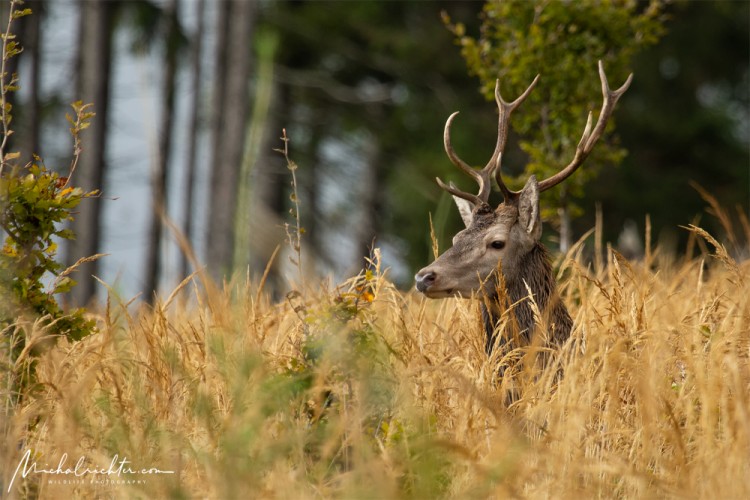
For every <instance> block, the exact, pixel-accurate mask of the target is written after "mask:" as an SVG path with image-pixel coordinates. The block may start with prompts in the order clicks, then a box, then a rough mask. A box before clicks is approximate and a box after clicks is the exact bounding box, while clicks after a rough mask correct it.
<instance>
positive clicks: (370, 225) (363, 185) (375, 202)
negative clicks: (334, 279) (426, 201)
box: [354, 108, 385, 269]
mask: <svg viewBox="0 0 750 500" xmlns="http://www.w3.org/2000/svg"><path fill="white" fill-rule="evenodd" d="M381 112H382V109H381V108H378V112H377V113H376V117H375V118H374V119H373V122H375V123H377V119H378V118H379V117H380V116H382V113H381ZM375 128H376V129H377V125H376V126H375ZM364 154H365V162H366V163H365V165H364V172H363V174H362V181H361V182H360V192H359V200H358V202H357V204H358V205H359V206H360V210H361V220H360V222H359V224H358V225H357V240H356V241H357V246H356V248H357V255H355V259H356V261H355V262H354V264H355V266H356V267H355V268H358V269H361V268H362V266H365V267H367V264H366V262H365V260H364V259H365V258H366V257H369V256H370V253H371V251H372V248H373V247H374V246H376V245H377V242H376V241H375V238H376V237H377V236H378V235H379V233H380V230H381V228H382V224H381V220H382V206H383V187H384V185H385V182H384V179H383V176H384V175H385V172H384V169H383V151H382V144H380V142H379V141H378V136H374V137H371V138H370V141H369V142H368V143H367V144H366V145H365V148H364Z"/></svg>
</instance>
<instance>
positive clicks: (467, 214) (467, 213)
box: [453, 196, 474, 227]
mask: <svg viewBox="0 0 750 500" xmlns="http://www.w3.org/2000/svg"><path fill="white" fill-rule="evenodd" d="M453 200H454V201H455V202H456V206H457V207H458V213H460V214H461V220H463V221H464V226H466V227H469V226H471V221H472V215H471V214H472V212H473V210H474V205H473V204H472V203H471V202H470V201H466V200H464V199H463V198H459V197H458V196H454V197H453Z"/></svg>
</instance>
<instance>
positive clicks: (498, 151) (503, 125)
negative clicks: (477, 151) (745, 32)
mask: <svg viewBox="0 0 750 500" xmlns="http://www.w3.org/2000/svg"><path fill="white" fill-rule="evenodd" d="M538 80H539V75H537V76H536V78H534V81H533V82H531V85H529V87H528V88H527V89H526V90H525V91H524V93H523V94H521V95H520V96H519V97H518V99H516V100H515V101H513V102H510V103H508V102H505V101H504V100H503V98H502V96H501V95H500V80H496V81H495V102H496V103H497V109H498V122H497V142H496V143H495V151H494V152H493V153H492V157H491V158H490V161H489V162H487V165H486V166H485V167H484V168H483V169H481V170H475V169H473V168H472V167H470V166H469V165H468V164H467V163H466V162H465V161H463V160H462V159H461V158H459V157H458V155H456V153H455V151H453V146H452V145H451V136H450V128H451V123H453V119H454V118H455V117H456V115H457V114H458V111H456V112H455V113H453V114H452V115H450V117H448V121H446V122H445V131H444V133H443V143H444V144H445V153H446V154H447V155H448V158H450V160H451V162H452V163H453V164H454V165H455V166H457V167H458V168H460V169H461V170H462V171H464V172H465V173H466V174H467V175H468V176H469V177H472V178H473V179H474V180H475V181H477V184H479V193H478V194H476V195H475V194H471V193H467V192H465V191H461V190H459V189H458V188H456V187H455V186H453V185H452V184H451V185H448V184H445V183H444V182H443V181H441V180H440V179H439V178H436V179H435V180H436V181H437V183H438V185H439V186H440V187H441V188H443V189H444V190H446V191H448V192H449V193H450V194H452V195H454V196H458V197H459V198H463V199H464V200H468V201H470V202H472V203H474V204H475V205H481V204H482V203H487V200H488V199H489V196H490V187H491V186H490V184H491V182H492V175H493V174H495V173H497V179H498V184H499V185H500V189H501V190H502V191H503V196H505V197H506V198H508V197H509V196H511V195H512V193H511V192H510V191H509V190H508V188H507V187H506V186H505V184H503V183H502V180H501V179H500V165H501V162H502V155H503V151H504V150H505V142H506V140H507V139H508V119H509V118H510V114H511V113H512V112H513V110H515V109H516V108H517V107H518V106H519V105H520V104H521V103H522V102H523V101H524V100H525V99H526V97H528V95H529V93H530V92H531V90H532V89H533V88H534V86H535V85H536V82H537V81H538Z"/></svg>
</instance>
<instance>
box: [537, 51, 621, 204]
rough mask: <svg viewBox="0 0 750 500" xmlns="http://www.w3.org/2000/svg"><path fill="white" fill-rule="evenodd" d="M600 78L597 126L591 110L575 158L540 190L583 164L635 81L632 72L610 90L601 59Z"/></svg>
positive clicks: (545, 182) (548, 186) (544, 182)
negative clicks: (600, 107)
mask: <svg viewBox="0 0 750 500" xmlns="http://www.w3.org/2000/svg"><path fill="white" fill-rule="evenodd" d="M599 78H600V79H601V81H602V96H603V102H602V109H601V111H600V112H599V118H598V120H597V121H596V126H594V128H593V130H592V128H591V123H592V114H591V112H589V115H588V119H587V120H586V127H585V128H584V130H583V135H582V136H581V140H580V142H579V143H578V146H577V147H576V152H575V155H574V156H573V160H572V161H571V162H570V163H569V164H568V166H566V167H565V168H564V169H562V170H561V171H559V172H558V173H556V174H555V175H553V176H552V177H550V178H548V179H545V180H543V181H542V182H540V183H539V191H540V192H541V191H546V190H548V189H550V188H552V187H554V186H556V185H558V184H559V183H561V182H562V181H564V180H565V179H567V178H568V177H569V176H570V175H571V174H572V173H573V172H575V171H576V170H577V169H578V167H580V166H581V164H582V163H583V161H584V160H585V159H586V157H588V155H589V153H591V150H592V149H593V148H594V144H596V141H598V140H599V138H600V137H601V135H602V133H603V132H604V128H605V127H606V126H607V122H608V121H609V118H610V116H612V112H613V111H614V109H615V105H616V104H617V101H618V99H620V97H621V96H622V94H624V93H625V91H626V90H628V87H630V82H632V81H633V74H632V73H631V74H630V76H628V79H627V80H625V83H624V84H623V85H622V86H621V87H620V88H618V89H617V90H610V88H609V82H607V75H606V74H605V73H604V65H603V64H602V62H601V61H599Z"/></svg>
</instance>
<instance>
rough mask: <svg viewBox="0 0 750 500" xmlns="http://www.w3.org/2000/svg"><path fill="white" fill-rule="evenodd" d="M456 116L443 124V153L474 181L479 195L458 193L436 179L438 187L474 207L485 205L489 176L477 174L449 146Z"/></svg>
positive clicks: (482, 173)
mask: <svg viewBox="0 0 750 500" xmlns="http://www.w3.org/2000/svg"><path fill="white" fill-rule="evenodd" d="M457 114H458V111H456V112H455V113H453V114H452V115H450V116H449V117H448V120H447V121H446V122H445V130H444V132H443V144H444V145H445V153H446V154H447V155H448V158H450V160H451V163H453V164H454V165H455V166H457V167H458V168H460V169H461V170H462V171H463V172H464V173H465V174H466V175H468V176H469V177H471V178H472V179H474V180H475V181H476V182H477V184H479V194H478V195H473V194H471V193H466V192H464V191H460V190H459V189H457V188H455V187H453V186H448V185H447V184H445V183H444V182H442V181H441V180H440V179H437V181H438V185H440V187H441V188H443V189H445V190H446V191H448V192H449V193H451V194H453V195H455V196H458V197H459V198H463V199H465V200H468V201H470V202H472V203H474V204H475V205H477V204H479V203H487V200H488V199H489V197H490V183H489V175H486V174H485V173H484V171H482V172H478V171H477V170H475V169H473V168H471V167H470V166H469V165H468V164H467V163H466V162H465V161H463V160H462V159H461V158H459V157H458V155H457V154H456V152H455V151H454V150H453V145H452V144H451V124H452V123H453V119H454V118H455V117H456V115H457Z"/></svg>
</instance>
